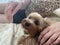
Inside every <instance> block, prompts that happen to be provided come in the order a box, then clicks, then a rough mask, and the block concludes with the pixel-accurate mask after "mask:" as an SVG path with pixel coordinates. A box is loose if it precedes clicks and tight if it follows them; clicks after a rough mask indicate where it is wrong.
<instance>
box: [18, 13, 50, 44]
mask: <svg viewBox="0 0 60 45" xmlns="http://www.w3.org/2000/svg"><path fill="white" fill-rule="evenodd" d="M49 25H50V23H49V22H48V21H47V20H46V18H43V17H42V16H41V15H40V14H38V13H36V12H33V13H31V14H29V16H28V17H27V18H25V19H23V21H22V26H23V28H24V29H25V32H26V33H28V35H24V36H22V37H21V38H20V39H19V40H18V43H17V45H20V44H22V45H38V40H37V39H38V36H39V35H40V32H41V31H43V29H44V28H46V27H48V26H49Z"/></svg>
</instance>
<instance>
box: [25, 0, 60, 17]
mask: <svg viewBox="0 0 60 45" xmlns="http://www.w3.org/2000/svg"><path fill="white" fill-rule="evenodd" d="M59 7H60V0H32V2H31V4H30V5H29V7H27V8H26V13H27V15H28V14H29V13H31V12H34V11H36V12H39V13H40V14H41V15H42V16H43V17H45V16H52V12H53V11H54V10H55V9H57V8H59Z"/></svg>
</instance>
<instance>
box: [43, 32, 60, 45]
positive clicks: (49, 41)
mask: <svg viewBox="0 0 60 45" xmlns="http://www.w3.org/2000/svg"><path fill="white" fill-rule="evenodd" d="M59 36H60V34H59V33H55V34H53V35H52V36H51V38H50V39H49V40H48V41H47V42H46V43H45V44H44V45H51V44H52V43H53V42H54V41H55V40H56V39H57V38H58V37H59ZM53 45H55V44H53Z"/></svg>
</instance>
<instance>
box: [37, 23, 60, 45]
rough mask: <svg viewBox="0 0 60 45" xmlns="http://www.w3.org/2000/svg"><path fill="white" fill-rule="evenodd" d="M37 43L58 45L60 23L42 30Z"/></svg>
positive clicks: (59, 41)
mask: <svg viewBox="0 0 60 45" xmlns="http://www.w3.org/2000/svg"><path fill="white" fill-rule="evenodd" d="M38 41H39V42H40V45H57V44H58V43H60V22H57V23H55V24H52V25H51V26H49V27H47V28H46V29H44V30H43V31H42V32H41V34H40V36H39V38H38Z"/></svg>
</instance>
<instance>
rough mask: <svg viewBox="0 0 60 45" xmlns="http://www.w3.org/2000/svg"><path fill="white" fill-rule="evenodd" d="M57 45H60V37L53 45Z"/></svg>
mask: <svg viewBox="0 0 60 45" xmlns="http://www.w3.org/2000/svg"><path fill="white" fill-rule="evenodd" d="M57 44H60V37H58V38H57V40H56V41H55V42H53V45H57Z"/></svg>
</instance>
